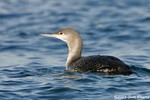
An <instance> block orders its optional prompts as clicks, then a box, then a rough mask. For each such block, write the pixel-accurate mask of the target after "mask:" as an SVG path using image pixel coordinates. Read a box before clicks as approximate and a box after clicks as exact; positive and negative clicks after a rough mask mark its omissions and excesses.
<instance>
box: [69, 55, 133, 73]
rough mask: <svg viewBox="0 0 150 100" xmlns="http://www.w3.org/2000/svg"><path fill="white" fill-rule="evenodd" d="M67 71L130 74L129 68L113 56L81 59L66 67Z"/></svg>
mask: <svg viewBox="0 0 150 100" xmlns="http://www.w3.org/2000/svg"><path fill="white" fill-rule="evenodd" d="M68 69H69V70H74V71H78V72H85V71H94V72H102V73H107V74H131V73H132V71H131V70H130V68H129V66H128V65H126V64H125V63H124V62H123V61H121V60H120V59H118V58H116V57H113V56H100V55H96V56H88V57H82V58H80V59H78V60H77V61H75V62H73V63H72V64H71V65H70V66H68Z"/></svg>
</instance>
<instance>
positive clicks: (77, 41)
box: [66, 37, 82, 69]
mask: <svg viewBox="0 0 150 100" xmlns="http://www.w3.org/2000/svg"><path fill="white" fill-rule="evenodd" d="M67 45H68V49H69V53H68V58H67V62H66V66H67V67H66V69H69V68H68V67H69V66H70V65H71V64H73V63H74V62H75V61H77V60H78V59H80V57H81V53H82V40H81V38H80V37H79V38H74V39H73V40H71V41H70V42H68V43H67Z"/></svg>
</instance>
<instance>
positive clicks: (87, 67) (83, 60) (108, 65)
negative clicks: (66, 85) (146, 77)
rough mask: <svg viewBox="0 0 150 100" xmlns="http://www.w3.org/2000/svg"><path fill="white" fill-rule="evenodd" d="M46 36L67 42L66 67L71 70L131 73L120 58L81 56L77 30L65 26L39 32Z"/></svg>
mask: <svg viewBox="0 0 150 100" xmlns="http://www.w3.org/2000/svg"><path fill="white" fill-rule="evenodd" d="M41 35H42V36H46V37H54V38H58V39H60V40H62V41H64V42H66V43H67V46H68V50H69V53H68V58H67V62H66V69H67V70H71V71H78V72H86V71H94V72H101V73H106V74H131V73H132V71H131V69H130V68H129V66H128V65H126V64H125V63H124V62H123V61H121V60H120V59H118V58H116V57H113V56H100V55H97V56H88V57H81V53H82V39H81V37H80V35H79V34H78V32H77V31H75V30H74V29H72V28H65V29H62V30H59V31H57V32H55V33H53V34H41Z"/></svg>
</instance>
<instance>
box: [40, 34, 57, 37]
mask: <svg viewBox="0 0 150 100" xmlns="http://www.w3.org/2000/svg"><path fill="white" fill-rule="evenodd" d="M40 35H41V36H45V37H55V34H40Z"/></svg>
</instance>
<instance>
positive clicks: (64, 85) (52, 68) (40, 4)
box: [0, 0, 150, 100]
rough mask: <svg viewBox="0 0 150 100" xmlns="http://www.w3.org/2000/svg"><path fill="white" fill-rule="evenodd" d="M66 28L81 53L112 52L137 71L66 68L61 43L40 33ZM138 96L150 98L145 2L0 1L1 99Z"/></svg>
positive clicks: (148, 2)
mask: <svg viewBox="0 0 150 100" xmlns="http://www.w3.org/2000/svg"><path fill="white" fill-rule="evenodd" d="M65 27H71V28H75V29H76V30H78V31H79V32H80V34H81V36H82V39H83V41H84V43H83V44H84V47H83V56H87V55H97V54H101V55H112V56H116V57H118V58H120V59H122V60H123V61H124V62H125V63H127V64H129V65H130V66H131V69H132V70H134V72H135V73H136V74H132V75H129V76H124V75H103V74H100V73H89V72H87V73H77V72H69V71H65V62H66V58H67V47H66V44H65V43H63V42H62V41H60V40H57V39H50V38H46V37H41V36H40V35H39V34H41V33H52V32H55V31H56V30H58V29H61V28H65ZM134 96H135V97H138V96H139V98H134ZM140 97H141V98H142V97H143V99H145V100H146V99H147V100H148V99H150V0H0V100H113V99H128V98H129V99H132V100H136V99H141V98H140Z"/></svg>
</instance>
